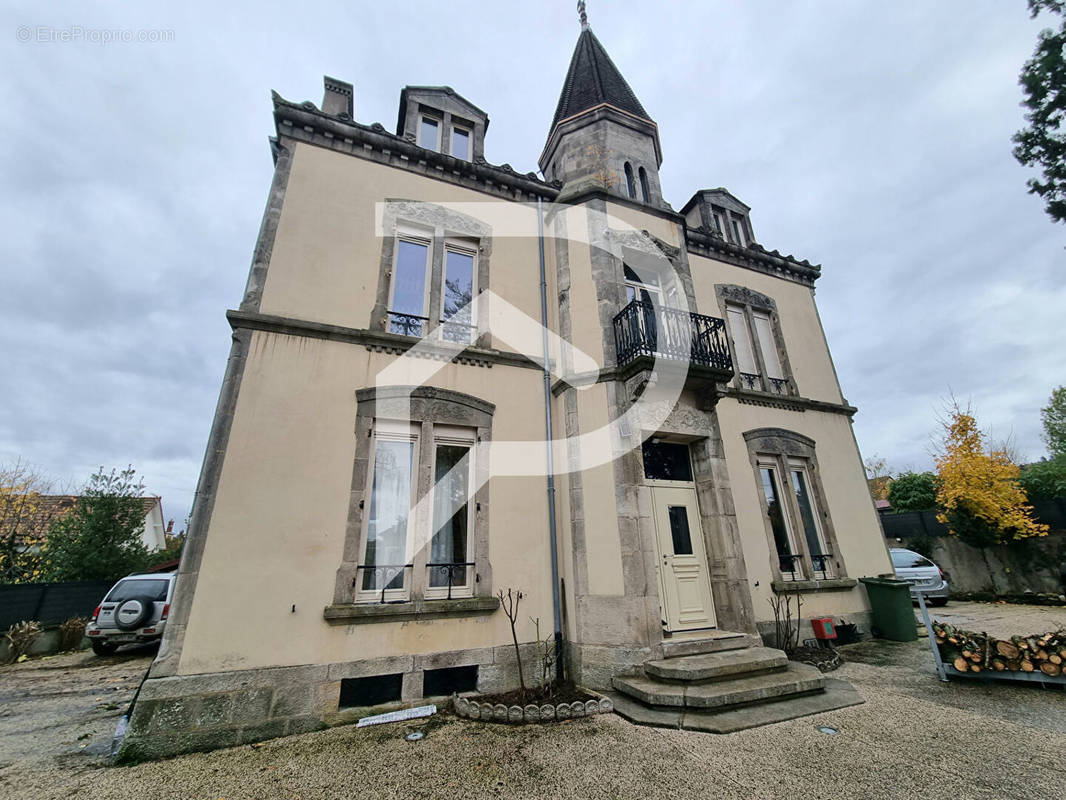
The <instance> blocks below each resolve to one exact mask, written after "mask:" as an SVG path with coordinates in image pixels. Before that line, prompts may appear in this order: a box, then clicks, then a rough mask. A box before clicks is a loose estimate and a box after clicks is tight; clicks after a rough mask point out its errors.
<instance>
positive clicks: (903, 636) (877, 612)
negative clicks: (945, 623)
mask: <svg viewBox="0 0 1066 800" xmlns="http://www.w3.org/2000/svg"><path fill="white" fill-rule="evenodd" d="M859 582H860V583H862V584H863V585H864V586H865V587H866V594H867V595H869V597H870V610H871V611H872V612H873V628H874V630H875V631H876V632H877V635H878V636H879V637H880V638H881V639H891V640H892V641H894V642H913V641H914V640H915V639H917V638H918V626H917V623H916V622H915V620H914V608H913V606H912V605H911V588H910V584H909V583H907V582H906V581H901V580H897V579H895V578H859Z"/></svg>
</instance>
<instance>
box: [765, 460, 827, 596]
mask: <svg viewBox="0 0 1066 800" xmlns="http://www.w3.org/2000/svg"><path fill="white" fill-rule="evenodd" d="M756 463H757V468H758V475H759V483H760V489H761V494H762V500H763V513H764V514H765V515H766V518H767V524H768V527H769V530H770V534H771V538H772V539H773V544H774V548H775V551H776V552H775V558H776V561H777V566H778V571H779V572H780V574H781V578H782V579H783V580H786V581H796V580H803V579H804V578H805V577H809V578H811V579H813V580H825V579H828V578H831V577H833V554H832V553H831V552H829V546H828V545H827V543H826V536H825V531H824V528H823V526H822V524H821V522H820V519H821V513H820V510H819V507H818V500H817V498H816V496H815V492H814V489H813V483H812V477H811V470H810V467H809V465H808V462H807V460H806V459H800V458H793V457H788V456H781V455H769V454H762V455H759V456H758V459H757V462H756ZM807 573H810V574H809V575H808V574H807Z"/></svg>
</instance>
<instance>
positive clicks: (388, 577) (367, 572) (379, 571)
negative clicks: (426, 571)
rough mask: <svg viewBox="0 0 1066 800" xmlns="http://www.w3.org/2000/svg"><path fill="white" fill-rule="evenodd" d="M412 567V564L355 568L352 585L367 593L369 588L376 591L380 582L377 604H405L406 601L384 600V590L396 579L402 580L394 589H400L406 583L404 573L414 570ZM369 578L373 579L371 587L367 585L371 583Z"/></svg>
mask: <svg viewBox="0 0 1066 800" xmlns="http://www.w3.org/2000/svg"><path fill="white" fill-rule="evenodd" d="M414 566H415V565H414V564H374V565H371V566H366V567H356V568H355V569H356V577H355V578H353V579H352V583H353V584H354V585H357V586H360V591H367V590H369V589H371V588H373V589H374V590H375V591H376V590H377V587H378V584H379V581H380V585H381V597H380V598H379V599H378V603H406V602H407V600H406V599H400V600H386V599H385V592H386V590H388V588H389V585H390V584H391V583H393V582H394V581H395V580H396V578H398V577H399V578H402V579H404V580H401V582H400V586H399V587H394V589H395V588H399V589H402V588H403V587H404V585H405V584H406V583H407V581H406V574H405V573H406V571H407V570H409V569H414ZM360 573H361V574H362V582H361V583H360V580H359V578H360ZM369 578H373V581H372V583H373V586H369V585H368V584H370V583H371V581H370V580H368V579H369Z"/></svg>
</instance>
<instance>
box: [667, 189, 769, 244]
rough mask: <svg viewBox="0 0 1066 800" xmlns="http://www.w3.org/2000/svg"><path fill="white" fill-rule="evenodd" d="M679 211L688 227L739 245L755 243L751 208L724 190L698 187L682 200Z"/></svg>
mask: <svg viewBox="0 0 1066 800" xmlns="http://www.w3.org/2000/svg"><path fill="white" fill-rule="evenodd" d="M681 214H682V215H683V216H684V217H685V221H686V223H687V224H688V226H689V228H694V229H698V230H701V231H703V232H704V233H707V234H709V235H710V236H712V237H717V238H719V239H722V240H724V241H726V242H729V243H730V244H734V245H737V246H738V247H750V246H751V245H753V244H755V233H754V231H753V229H752V227H751V207H750V206H748V205H747V204H745V203H742V202H741V201H740V200H738V199H737V198H736V197H734V196H733V195H732V194H731V193H730V192H729V191H728V190H727V189H724V188H722V187H718V188H717V189H701V190H700V191H698V192H696V194H694V195H693V196H692V199H690V200H689V201H688V202H687V203H685V205H684V207H683V208H682V209H681Z"/></svg>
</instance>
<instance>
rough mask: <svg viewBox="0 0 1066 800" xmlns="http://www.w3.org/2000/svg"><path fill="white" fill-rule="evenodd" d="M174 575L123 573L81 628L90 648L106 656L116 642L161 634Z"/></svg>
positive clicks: (153, 638) (154, 638)
mask: <svg viewBox="0 0 1066 800" xmlns="http://www.w3.org/2000/svg"><path fill="white" fill-rule="evenodd" d="M176 577H177V575H176V574H175V573H173V572H164V573H149V574H146V575H127V576H126V577H125V578H123V579H122V580H120V581H119V582H118V583H116V584H115V585H114V586H112V587H111V591H109V592H108V593H107V596H106V597H104V599H103V600H102V601H101V602H100V605H98V606H97V607H96V610H95V611H94V612H93V618H92V620H91V621H90V622H89V624H88V626H86V628H85V635H86V636H88V637H89V639H90V641H92V643H93V652H94V653H96V654H97V655H98V656H108V655H111V654H112V653H114V652H115V650H117V649H118V648H119V646H120V645H124V644H133V643H141V644H143V643H145V642H153V641H158V640H159V639H161V638H163V629H164V628H165V627H166V624H167V615H168V614H169V612H170V601H171V599H172V598H173V597H174V582H175V579H176Z"/></svg>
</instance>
